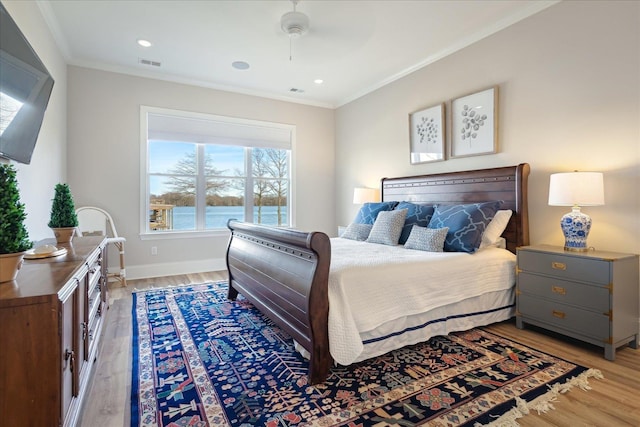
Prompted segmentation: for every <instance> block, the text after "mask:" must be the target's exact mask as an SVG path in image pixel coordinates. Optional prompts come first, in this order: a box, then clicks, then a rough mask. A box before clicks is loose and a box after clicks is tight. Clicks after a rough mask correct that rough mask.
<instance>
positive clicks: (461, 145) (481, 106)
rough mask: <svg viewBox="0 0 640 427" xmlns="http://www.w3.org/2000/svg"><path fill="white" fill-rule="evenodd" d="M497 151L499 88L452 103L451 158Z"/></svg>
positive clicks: (477, 93) (455, 100) (495, 87)
mask: <svg viewBox="0 0 640 427" xmlns="http://www.w3.org/2000/svg"><path fill="white" fill-rule="evenodd" d="M497 151H498V86H494V87H492V88H489V89H486V90H483V91H481V92H476V93H474V94H471V95H466V96H462V97H460V98H457V99H454V100H453V101H451V147H450V155H451V158H455V157H466V156H477V155H481V154H492V153H496V152H497Z"/></svg>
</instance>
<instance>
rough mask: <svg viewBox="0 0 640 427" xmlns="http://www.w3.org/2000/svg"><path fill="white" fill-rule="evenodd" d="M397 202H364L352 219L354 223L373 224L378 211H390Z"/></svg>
mask: <svg viewBox="0 0 640 427" xmlns="http://www.w3.org/2000/svg"><path fill="white" fill-rule="evenodd" d="M397 204H398V202H377V203H365V204H364V205H362V207H361V208H360V211H358V214H357V215H356V218H355V219H354V220H353V222H355V223H356V224H373V223H374V222H376V218H377V217H378V214H379V213H380V212H384V211H390V210H391V209H393V208H394V206H395V205H397Z"/></svg>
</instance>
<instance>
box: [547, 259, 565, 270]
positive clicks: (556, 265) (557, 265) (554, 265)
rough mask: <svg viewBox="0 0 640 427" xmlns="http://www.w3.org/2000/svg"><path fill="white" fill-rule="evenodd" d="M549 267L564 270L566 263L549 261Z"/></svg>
mask: <svg viewBox="0 0 640 427" xmlns="http://www.w3.org/2000/svg"><path fill="white" fill-rule="evenodd" d="M551 268H553V269H554V270H566V269H567V264H565V263H564V262H558V261H553V262H552V263H551Z"/></svg>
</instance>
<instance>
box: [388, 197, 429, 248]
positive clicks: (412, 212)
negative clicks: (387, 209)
mask: <svg viewBox="0 0 640 427" xmlns="http://www.w3.org/2000/svg"><path fill="white" fill-rule="evenodd" d="M395 209H406V210H407V219H405V220H404V227H402V234H400V241H399V242H398V243H400V244H401V245H404V244H405V243H406V242H407V239H408V238H409V235H410V234H411V229H412V228H413V226H414V225H417V226H419V227H426V226H427V225H429V220H431V216H432V215H433V205H420V204H417V203H411V202H400V203H398V205H397V206H396V207H395V208H394V210H395Z"/></svg>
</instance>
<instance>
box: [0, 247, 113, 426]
mask: <svg viewBox="0 0 640 427" xmlns="http://www.w3.org/2000/svg"><path fill="white" fill-rule="evenodd" d="M43 243H53V239H50V242H47V241H45V242H43ZM105 246H106V242H105V238H104V237H78V238H76V239H75V240H74V242H73V246H71V245H66V246H65V248H66V249H67V251H68V252H67V254H66V255H63V256H59V257H54V258H45V259H39V260H28V261H25V263H24V265H23V267H22V270H21V272H20V274H19V275H18V278H17V279H16V280H15V283H16V285H17V286H0V325H2V328H0V343H2V347H3V350H2V351H0V372H1V374H0V390H2V398H0V414H2V423H3V425H7V426H64V427H66V426H75V425H77V424H78V419H79V415H80V414H79V413H80V409H81V407H82V401H83V399H84V397H85V394H86V392H87V388H88V385H89V379H90V377H91V372H92V370H93V362H94V360H95V358H96V356H97V354H98V348H99V342H100V337H101V333H102V328H103V324H104V320H105V314H106V310H107V304H108V295H107V286H106V277H105V274H106V271H105V268H104V267H105V263H104V262H103V258H104V248H105Z"/></svg>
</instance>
